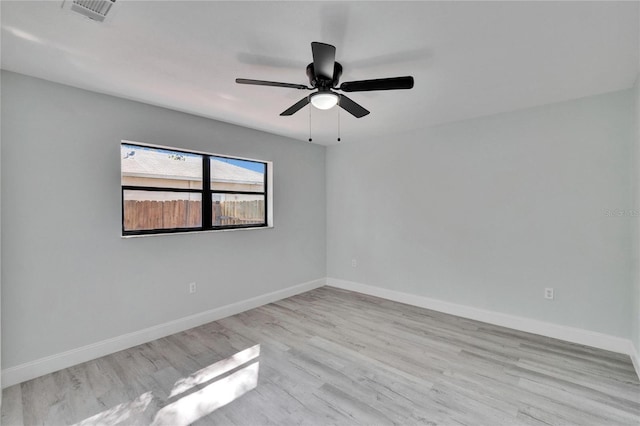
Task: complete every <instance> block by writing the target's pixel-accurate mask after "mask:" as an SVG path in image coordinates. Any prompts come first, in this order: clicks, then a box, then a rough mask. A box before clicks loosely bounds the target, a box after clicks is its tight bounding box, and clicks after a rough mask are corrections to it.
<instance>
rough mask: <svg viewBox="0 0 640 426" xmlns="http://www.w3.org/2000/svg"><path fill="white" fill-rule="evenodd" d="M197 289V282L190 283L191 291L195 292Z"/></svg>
mask: <svg viewBox="0 0 640 426" xmlns="http://www.w3.org/2000/svg"><path fill="white" fill-rule="evenodd" d="M196 290H197V288H196V283H189V293H190V294H193V293H195V292H196Z"/></svg>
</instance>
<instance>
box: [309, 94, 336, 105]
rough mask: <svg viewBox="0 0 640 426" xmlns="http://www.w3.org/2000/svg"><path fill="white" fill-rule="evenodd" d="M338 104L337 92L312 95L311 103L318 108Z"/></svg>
mask: <svg viewBox="0 0 640 426" xmlns="http://www.w3.org/2000/svg"><path fill="white" fill-rule="evenodd" d="M337 104H338V95H336V94H335V93H331V92H328V93H322V92H321V93H316V94H315V95H312V96H311V105H313V106H314V107H316V108H318V109H331V108H333V107H334V106H336V105H337Z"/></svg>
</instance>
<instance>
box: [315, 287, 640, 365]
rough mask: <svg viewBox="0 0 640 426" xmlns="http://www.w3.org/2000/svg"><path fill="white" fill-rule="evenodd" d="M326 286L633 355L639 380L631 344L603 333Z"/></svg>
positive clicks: (398, 295) (409, 297)
mask: <svg viewBox="0 0 640 426" xmlns="http://www.w3.org/2000/svg"><path fill="white" fill-rule="evenodd" d="M327 285H329V286H332V287H337V288H341V289H344V290H351V291H356V292H358V293H364V294H368V295H370V296H376V297H381V298H383V299H388V300H392V301H394V302H400V303H405V304H407V305H413V306H418V307H421V308H426V309H431V310H434V311H438V312H444V313H446V314H451V315H456V316H459V317H463V318H469V319H473V320H476V321H482V322H486V323H489V324H494V325H499V326H502V327H507V328H511V329H514V330H519V331H525V332H527V333H533V334H538V335H541V336H547V337H553V338H555V339H560V340H564V341H567V342H572V343H578V344H580V345H585V346H592V347H595V348H599V349H605V350H608V351H611V352H617V353H622V354H626V355H629V356H631V358H632V360H633V356H634V355H635V356H636V359H635V360H633V361H634V366H635V368H636V372H637V373H638V376H639V377H640V369H638V358H637V353H635V350H634V349H633V344H632V343H631V340H629V339H624V338H622V337H616V336H611V335H608V334H604V333H598V332H595V331H590V330H584V329H581V328H574V327H568V326H564V325H558V324H552V323H548V322H544V321H539V320H535V319H531V318H524V317H518V316H515V315H509V314H503V313H500V312H494V311H488V310H484V309H479V308H474V307H471V306H466V305H459V304H457V303H451V302H445V301H442V300H437V299H431V298H428V297H424V296H416V295H414V294H409V293H402V292H399V291H395V290H388V289H385V288H380V287H374V286H371V285H367V284H362V283H357V282H353V281H345V280H340V279H336V278H327Z"/></svg>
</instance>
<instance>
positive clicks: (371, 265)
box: [327, 90, 635, 338]
mask: <svg viewBox="0 0 640 426" xmlns="http://www.w3.org/2000/svg"><path fill="white" fill-rule="evenodd" d="M633 102H634V98H633V93H632V91H631V90H628V91H623V92H616V93H611V94H606V95H602V96H596V97H590V98H585V99H580V100H575V101H571V102H565V103H560V104H554V105H548V106H543V107H539V108H533V109H528V110H522V111H516V112H511V113H505V114H500V115H496V116H490V117H485V118H480V119H476V120H469V121H464V122H458V123H453V124H449V125H442V126H438V127H434V128H431V129H428V130H420V131H411V132H406V133H404V134H398V135H396V136H394V137H384V138H378V139H373V140H366V141H361V142H359V143H355V142H353V143H352V142H349V143H344V144H342V145H336V146H333V147H330V148H329V149H328V151H327V200H328V210H327V249H328V256H327V276H328V277H330V278H338V279H343V280H349V281H354V282H359V283H364V284H369V285H373V286H378V287H382V288H386V289H392V290H396V291H401V292H406V293H410V294H415V295H420V296H425V297H430V298H434V299H439V300H443V301H448V302H453V303H458V304H462V305H468V306H473V307H477V308H482V309H488V310H492V311H497V312H502V313H506V314H512V315H518V316H522V317H526V318H532V319H538V320H542V321H547V322H552V323H556V324H559V325H567V326H573V327H579V328H583V329H587V330H592V331H596V332H602V333H607V334H610V335H614V336H620V337H624V338H628V337H629V336H630V335H631V322H630V321H629V319H630V318H631V312H632V293H633V288H632V287H633V286H632V273H631V268H632V262H633V261H632V255H631V252H632V250H631V247H632V235H631V230H632V222H633V221H632V220H630V219H629V218H628V217H622V218H620V217H607V215H606V210H607V209H609V210H615V209H621V210H626V209H631V208H632V207H633V202H632V197H630V194H631V191H632V189H631V187H632V153H633V143H634V138H635V136H634V130H633V120H634V118H633ZM354 258H355V259H357V267H355V268H354V267H352V266H351V259H354ZM544 287H553V288H555V292H556V298H555V300H554V301H547V300H545V299H544V298H543V288H544Z"/></svg>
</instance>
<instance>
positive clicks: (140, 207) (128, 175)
mask: <svg viewBox="0 0 640 426" xmlns="http://www.w3.org/2000/svg"><path fill="white" fill-rule="evenodd" d="M120 153H121V157H120V158H121V160H120V165H121V183H122V235H124V236H127V235H144V234H159V233H172V232H193V231H207V230H216V229H235V228H257V227H266V226H268V224H269V221H268V218H269V214H268V213H269V202H270V200H269V198H268V193H267V189H268V181H267V177H268V175H269V173H270V163H268V162H264V161H256V160H248V159H241V158H232V157H225V156H220V155H214V154H205V153H199V152H187V151H182V150H176V149H173V148H164V147H156V146H147V145H141V144H137V143H128V142H123V143H122V144H121V146H120Z"/></svg>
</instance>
